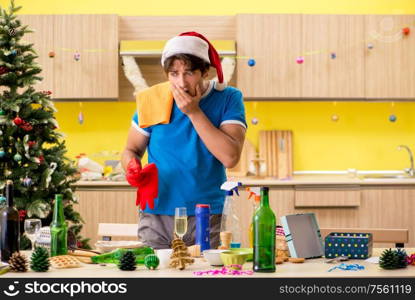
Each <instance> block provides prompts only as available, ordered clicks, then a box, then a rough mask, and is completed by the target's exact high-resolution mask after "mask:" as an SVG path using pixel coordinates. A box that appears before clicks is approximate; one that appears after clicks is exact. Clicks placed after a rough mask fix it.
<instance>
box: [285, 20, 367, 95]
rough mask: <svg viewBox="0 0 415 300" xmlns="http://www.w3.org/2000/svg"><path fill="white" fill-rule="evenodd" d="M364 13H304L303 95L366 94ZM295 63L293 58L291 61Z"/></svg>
mask: <svg viewBox="0 0 415 300" xmlns="http://www.w3.org/2000/svg"><path fill="white" fill-rule="evenodd" d="M364 21H365V18H364V16H359V15H303V16H302V42H301V44H302V51H301V52H302V53H304V54H309V55H306V56H305V61H304V63H303V65H302V66H301V70H302V82H301V87H302V92H301V95H302V97H305V98H346V99H352V98H359V99H362V98H364V97H365V62H364V55H365V47H364ZM291 63H293V62H291Z"/></svg>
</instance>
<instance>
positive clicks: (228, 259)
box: [220, 250, 249, 266]
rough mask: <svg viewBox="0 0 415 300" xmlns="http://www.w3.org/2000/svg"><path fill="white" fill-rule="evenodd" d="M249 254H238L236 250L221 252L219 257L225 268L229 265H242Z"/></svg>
mask: <svg viewBox="0 0 415 300" xmlns="http://www.w3.org/2000/svg"><path fill="white" fill-rule="evenodd" d="M248 255H249V254H247V253H246V252H239V251H236V250H233V251H229V252H222V253H221V254H220V257H221V258H222V261H223V264H224V265H225V266H231V265H243V264H244V263H245V261H246V259H247V257H248Z"/></svg>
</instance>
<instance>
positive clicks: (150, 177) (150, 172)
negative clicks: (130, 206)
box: [126, 158, 158, 210]
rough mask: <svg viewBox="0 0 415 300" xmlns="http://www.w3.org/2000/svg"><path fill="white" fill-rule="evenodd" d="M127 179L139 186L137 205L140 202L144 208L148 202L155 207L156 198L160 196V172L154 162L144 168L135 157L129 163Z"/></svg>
mask: <svg viewBox="0 0 415 300" xmlns="http://www.w3.org/2000/svg"><path fill="white" fill-rule="evenodd" d="M126 179H127V181H128V183H129V184H130V185H131V186H134V187H137V198H136V201H135V205H138V204H140V207H141V209H142V210H144V209H145V208H146V204H147V203H148V206H149V207H150V209H154V199H155V198H157V197H158V172H157V167H156V165H155V164H154V163H151V164H148V165H147V166H145V167H144V169H142V167H141V162H140V161H139V160H138V159H137V158H133V159H131V160H130V162H129V163H128V165H127V174H126Z"/></svg>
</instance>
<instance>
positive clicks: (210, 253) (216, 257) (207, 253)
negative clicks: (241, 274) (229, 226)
mask: <svg viewBox="0 0 415 300" xmlns="http://www.w3.org/2000/svg"><path fill="white" fill-rule="evenodd" d="M224 252H230V251H229V250H224V249H208V250H204V251H203V257H204V258H206V260H207V261H208V262H209V264H210V265H211V266H223V261H222V258H221V256H220V254H221V253H224Z"/></svg>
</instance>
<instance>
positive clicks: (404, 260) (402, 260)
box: [395, 249, 408, 268]
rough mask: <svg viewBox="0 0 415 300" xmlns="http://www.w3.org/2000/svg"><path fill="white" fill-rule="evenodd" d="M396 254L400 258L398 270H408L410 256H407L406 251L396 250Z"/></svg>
mask: <svg viewBox="0 0 415 300" xmlns="http://www.w3.org/2000/svg"><path fill="white" fill-rule="evenodd" d="M395 253H396V255H397V257H398V265H397V267H398V268H406V267H407V266H408V260H407V258H408V255H407V254H406V251H405V250H404V249H397V250H395Z"/></svg>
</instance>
